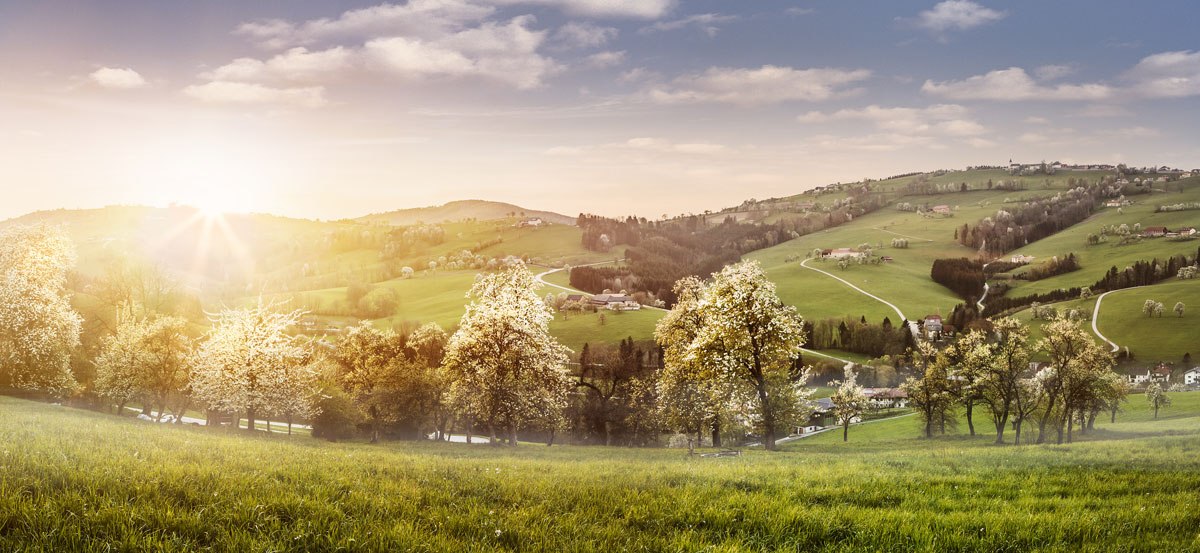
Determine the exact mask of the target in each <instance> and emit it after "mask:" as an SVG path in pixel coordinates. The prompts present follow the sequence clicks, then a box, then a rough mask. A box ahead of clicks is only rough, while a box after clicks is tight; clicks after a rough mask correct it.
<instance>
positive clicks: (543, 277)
mask: <svg viewBox="0 0 1200 553" xmlns="http://www.w3.org/2000/svg"><path fill="white" fill-rule="evenodd" d="M609 263H613V262H612V261H601V262H600V263H589V264H587V265H576V267H592V266H595V265H607V264H609ZM813 270H816V269H813ZM559 271H562V269H561V268H558V269H549V270H547V271H543V272H540V273H538V274H536V275H534V278H536V279H537V281H538V282H540V283H542V284H545V285H546V286H550V287H551V288H558V289H559V290H565V291H567V292H571V293H574V294H587V292H584V291H582V290H576V289H574V288H568V287H566V286H560V285H558V284H555V283H553V282H548V281H547V280H546V277H547V276H549V275H551V274H554V273H557V272H559ZM822 272H824V271H822ZM830 276H832V275H830ZM834 278H837V277H834ZM839 280H840V279H839ZM851 286H853V285H851ZM880 301H882V300H880ZM885 303H886V302H885ZM889 305H891V304H889ZM892 307H893V309H894V308H895V306H892ZM642 309H655V310H658V311H662V312H664V313H665V312H667V311H668V310H667V309H663V308H661V307H654V306H652V305H643V306H642ZM896 312H897V313H899V312H900V310H898V309H897V310H896ZM903 316H904V315H903V314H902V315H901V317H903ZM800 351H803V352H804V353H811V354H813V355H816V356H818V357H825V358H828V359H833V360H834V361H840V362H842V363H846V364H853V363H854V361H851V360H849V359H842V358H841V357H835V356H833V355H829V354H828V353H821V352H819V351H817V350H812V349H808V348H800Z"/></svg>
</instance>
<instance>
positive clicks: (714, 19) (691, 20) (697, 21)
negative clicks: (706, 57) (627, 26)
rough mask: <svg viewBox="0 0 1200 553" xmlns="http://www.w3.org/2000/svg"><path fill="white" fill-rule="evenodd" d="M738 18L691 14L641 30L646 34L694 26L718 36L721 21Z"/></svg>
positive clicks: (733, 16) (708, 33)
mask: <svg viewBox="0 0 1200 553" xmlns="http://www.w3.org/2000/svg"><path fill="white" fill-rule="evenodd" d="M737 19H738V17H737V16H735V15H721V14H719V13H701V14H696V15H689V16H687V17H684V18H682V19H675V20H672V21H660V22H658V23H655V24H653V25H650V26H648V27H642V28H641V29H640V30H639V32H640V33H643V34H645V33H652V32H654V31H677V30H679V29H683V28H686V27H693V26H694V27H696V28H698V29H700V30H701V31H703V32H704V34H706V35H708V36H710V37H712V36H717V33H718V32H719V31H720V30H721V28H720V27H718V25H720V24H721V23H729V22H730V21H737Z"/></svg>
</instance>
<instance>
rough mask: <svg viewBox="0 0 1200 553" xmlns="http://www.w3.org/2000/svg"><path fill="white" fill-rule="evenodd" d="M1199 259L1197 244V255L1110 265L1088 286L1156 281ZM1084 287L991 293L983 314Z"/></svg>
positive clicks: (1072, 294)
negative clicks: (1119, 266)
mask: <svg viewBox="0 0 1200 553" xmlns="http://www.w3.org/2000/svg"><path fill="white" fill-rule="evenodd" d="M1198 259H1200V248H1197V252H1196V255H1192V256H1186V255H1175V256H1171V257H1169V258H1167V260H1166V261H1159V259H1158V258H1154V259H1152V260H1150V261H1145V260H1143V261H1138V262H1135V263H1134V264H1133V265H1130V266H1128V267H1126V268H1125V269H1124V270H1121V269H1117V267H1116V266H1113V267H1111V268H1109V270H1108V272H1107V273H1105V275H1104V276H1103V277H1101V278H1100V279H1099V280H1097V281H1096V282H1095V283H1093V284H1092V285H1091V286H1088V287H1087V289H1088V290H1089V291H1090V292H1091V293H1093V294H1099V293H1102V292H1111V291H1113V290H1121V289H1123V288H1132V287H1134V286H1146V285H1149V284H1155V283H1158V282H1161V281H1163V280H1166V279H1168V278H1172V277H1174V276H1176V275H1177V274H1178V273H1179V270H1180V269H1181V268H1184V267H1188V266H1192V265H1195V264H1196V263H1197V260H1198ZM1083 290H1084V289H1083V288H1081V287H1078V286H1075V287H1071V288H1066V289H1058V290H1052V291H1050V292H1045V293H1042V294H1030V295H1027V296H1020V297H1015V298H1010V297H996V298H993V297H991V296H989V297H988V301H987V305H986V307H985V308H984V310H983V313H982V315H983V316H984V317H992V316H995V315H999V314H1002V313H1006V312H1009V311H1011V310H1014V309H1018V308H1022V307H1026V306H1029V305H1033V304H1034V303H1054V302H1060V301H1066V300H1071V299H1076V298H1078V297H1079V295H1080V293H1081V292H1083Z"/></svg>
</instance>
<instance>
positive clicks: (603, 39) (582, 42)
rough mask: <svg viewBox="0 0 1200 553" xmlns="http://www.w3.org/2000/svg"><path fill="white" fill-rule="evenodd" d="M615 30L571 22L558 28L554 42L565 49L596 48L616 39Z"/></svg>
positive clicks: (616, 32)
mask: <svg viewBox="0 0 1200 553" xmlns="http://www.w3.org/2000/svg"><path fill="white" fill-rule="evenodd" d="M618 32H619V31H617V29H616V28H613V27H601V26H599V25H592V24H591V23H577V22H575V21H572V22H570V23H567V24H566V25H563V26H562V27H559V28H558V31H556V32H555V33H554V41H555V42H556V43H558V44H560V45H562V46H564V47H567V48H598V47H600V46H604V45H605V44H608V43H609V41H611V40H613V39H615V38H617V34H618Z"/></svg>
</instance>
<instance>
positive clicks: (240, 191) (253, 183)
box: [140, 135, 281, 217]
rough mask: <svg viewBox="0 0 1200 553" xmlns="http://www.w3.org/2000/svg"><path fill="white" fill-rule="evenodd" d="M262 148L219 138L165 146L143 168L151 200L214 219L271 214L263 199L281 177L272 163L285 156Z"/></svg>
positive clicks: (195, 138)
mask: <svg viewBox="0 0 1200 553" xmlns="http://www.w3.org/2000/svg"><path fill="white" fill-rule="evenodd" d="M262 150H263V149H262V148H261V147H256V145H253V144H248V143H247V142H246V141H244V140H236V139H234V138H231V137H228V136H218V135H200V136H190V137H187V138H186V139H181V140H174V141H168V142H165V143H163V144H161V145H159V146H157V147H156V148H155V149H154V150H153V151H152V152H150V153H149V154H148V155H147V156H146V158H145V159H144V163H142V164H141V176H140V180H141V183H142V189H143V190H144V194H145V202H146V203H150V204H157V205H167V204H178V205H189V206H192V207H195V208H196V209H198V210H200V212H201V213H203V214H204V215H205V216H208V217H215V216H218V215H221V214H228V213H247V212H250V211H256V210H266V209H267V208H269V207H270V206H264V205H260V204H259V202H260V199H261V198H264V197H268V196H269V195H270V194H269V192H270V191H271V190H272V189H273V188H274V185H275V183H276V182H279V180H280V178H281V175H279V174H277V172H276V171H275V167H273V166H271V165H270V164H269V162H268V161H267V160H270V159H281V158H279V157H270V156H269V155H268V154H267V153H266V152H264V151H262ZM270 155H277V153H275V152H272V153H271V154H270Z"/></svg>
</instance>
